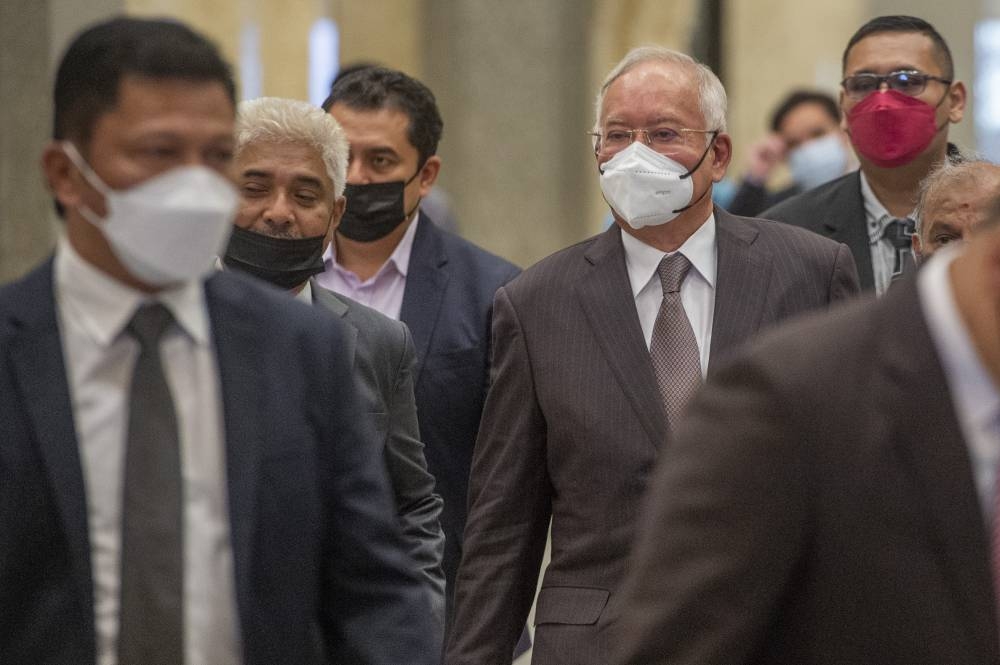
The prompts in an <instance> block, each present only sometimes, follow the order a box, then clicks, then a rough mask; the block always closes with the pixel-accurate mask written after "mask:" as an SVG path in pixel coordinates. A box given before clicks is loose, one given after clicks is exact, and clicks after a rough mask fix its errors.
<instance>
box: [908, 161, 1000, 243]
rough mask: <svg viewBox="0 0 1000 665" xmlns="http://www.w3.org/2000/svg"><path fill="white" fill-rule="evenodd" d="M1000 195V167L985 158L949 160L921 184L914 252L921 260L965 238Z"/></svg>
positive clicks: (980, 222) (984, 218)
mask: <svg viewBox="0 0 1000 665" xmlns="http://www.w3.org/2000/svg"><path fill="white" fill-rule="evenodd" d="M998 194H1000V166H998V165H996V164H993V163H991V162H988V161H986V160H982V159H970V160H966V161H963V162H960V163H957V164H952V163H950V162H948V161H947V160H946V161H945V162H944V163H943V164H942V165H941V166H939V167H938V168H936V169H935V170H934V171H932V172H931V174H930V175H928V176H927V178H926V179H925V180H924V181H923V183H921V186H920V199H919V203H918V204H917V232H916V233H914V234H913V251H914V253H915V254H916V255H917V257H918V258H919V259H921V260H923V259H926V258H927V257H928V256H930V255H931V254H933V253H934V252H935V251H936V250H938V249H939V248H940V247H942V246H944V245H947V244H948V243H951V242H954V241H956V240H966V239H967V238H968V237H969V235H970V234H971V233H973V232H974V231H975V230H976V228H977V227H979V226H980V225H981V224H982V223H983V222H984V221H985V220H986V219H987V218H988V217H990V214H991V207H992V205H993V204H994V202H995V201H996V199H997V195H998Z"/></svg>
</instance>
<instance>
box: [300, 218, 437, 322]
mask: <svg viewBox="0 0 1000 665" xmlns="http://www.w3.org/2000/svg"><path fill="white" fill-rule="evenodd" d="M419 223H420V213H419V212H417V214H416V216H414V218H413V221H412V222H411V223H410V227H409V228H408V229H406V233H404V234H403V237H402V238H400V240H399V244H398V245H396V249H394V250H393V252H392V254H390V255H389V259H388V260H387V261H386V262H385V263H383V264H382V267H381V268H379V269H378V272H376V273H375V274H374V275H372V276H371V277H369V278H368V279H366V280H364V281H361V279H359V278H358V276H357V275H355V274H354V273H353V272H351V271H350V270H348V269H347V268H344V267H343V266H341V265H340V264H339V263H337V249H336V244H337V243H336V242H331V243H330V246H329V247H327V249H326V252H325V253H324V254H323V263H324V264H325V265H326V270H325V271H324V272H323V273H320V274H319V275H316V282H317V283H318V284H319V285H320V286H322V287H323V288H326V289H330V290H331V291H333V292H335V293H339V294H341V295H344V296H347V297H348V298H350V299H352V300H356V301H358V302H359V303H361V304H363V305H368V306H369V307H371V308H372V309H375V310H377V311H379V312H381V313H382V314H384V315H386V316H388V317H389V318H390V319H396V320H398V319H399V313H400V311H401V310H402V309H403V291H404V290H405V289H406V273H407V271H408V270H409V269H410V252H411V251H412V250H413V236H415V235H416V233H417V224H419Z"/></svg>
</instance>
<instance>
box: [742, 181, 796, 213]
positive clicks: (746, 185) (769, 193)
mask: <svg viewBox="0 0 1000 665" xmlns="http://www.w3.org/2000/svg"><path fill="white" fill-rule="evenodd" d="M801 193H802V189H801V188H800V187H799V186H798V185H790V186H789V187H785V188H783V189H779V190H770V189H768V188H767V187H766V186H764V185H759V184H757V183H755V182H750V181H749V180H746V179H744V180H743V181H742V182H740V187H739V189H737V190H736V194H735V195H734V196H733V200H732V201H730V202H729V205H727V206H726V210H728V211H729V212H731V213H733V214H734V215H740V216H742V217H756V216H757V215H759V214H760V213H761V211H763V210H765V209H767V208H770V207H773V206H775V205H777V204H779V203H781V202H782V201H784V200H785V199H788V198H791V197H792V196H795V195H796V194H801Z"/></svg>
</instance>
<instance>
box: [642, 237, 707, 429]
mask: <svg viewBox="0 0 1000 665" xmlns="http://www.w3.org/2000/svg"><path fill="white" fill-rule="evenodd" d="M690 268H691V263H690V262H688V260H687V259H686V258H685V257H684V255H682V254H680V253H676V254H673V255H671V256H664V257H663V260H661V261H660V265H659V266H658V267H657V268H656V272H657V274H658V275H659V276H660V285H661V286H662V287H663V302H662V303H661V304H660V311H659V313H658V314H657V315H656V323H655V324H654V325H653V338H652V341H651V342H650V345H649V354H650V356H651V357H652V359H653V370H654V371H655V372H656V382H657V383H658V384H659V386H660V396H661V397H662V398H663V407H664V408H665V409H666V412H667V422H668V423H669V425H670V427H671V428H673V427H675V426H676V424H677V420H678V418H679V417H680V414H681V412H682V411H683V410H684V407H685V406H687V403H688V402H689V401H690V399H691V397H692V395H694V393H695V391H696V390H697V389H698V386H700V385H701V356H700V354H699V353H698V342H697V340H696V339H695V336H694V330H692V328H691V322H690V321H689V320H688V317H687V313H686V312H685V311H684V304H683V303H682V302H681V284H682V283H683V282H684V277H685V276H686V275H687V273H688V269H690Z"/></svg>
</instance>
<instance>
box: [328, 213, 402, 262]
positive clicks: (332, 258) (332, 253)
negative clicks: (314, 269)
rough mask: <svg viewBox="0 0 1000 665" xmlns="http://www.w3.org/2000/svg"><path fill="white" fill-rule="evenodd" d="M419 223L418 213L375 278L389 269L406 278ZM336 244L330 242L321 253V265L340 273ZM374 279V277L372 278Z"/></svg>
mask: <svg viewBox="0 0 1000 665" xmlns="http://www.w3.org/2000/svg"><path fill="white" fill-rule="evenodd" d="M418 223H420V211H419V210H418V211H417V213H416V214H415V215H414V216H413V221H412V222H411V223H410V226H409V228H407V229H406V233H404V234H403V237H402V238H400V239H399V244H397V245H396V249H394V250H393V251H392V254H390V255H389V258H388V260H386V262H385V263H384V264H383V265H382V267H381V268H379V269H378V271H377V272H376V273H375V277H378V276H379V275H381V274H383V273H384V272H385V271H386V270H388V269H389V268H392V269H395V271H396V272H398V273H399V274H400V275H402V276H403V277H406V273H407V272H408V271H409V269H410V254H411V253H412V251H413V238H414V236H415V235H416V234H417V224H418ZM336 245H337V242H336V240H335V241H334V242H331V243H330V244H329V245H328V246H327V248H326V251H325V252H323V264H324V265H325V266H326V269H327V270H331V269H332V270H338V271H341V272H346V271H345V269H344V268H343V267H341V265H340V264H339V263H337V246H336ZM372 279H374V277H373V278H372Z"/></svg>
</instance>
